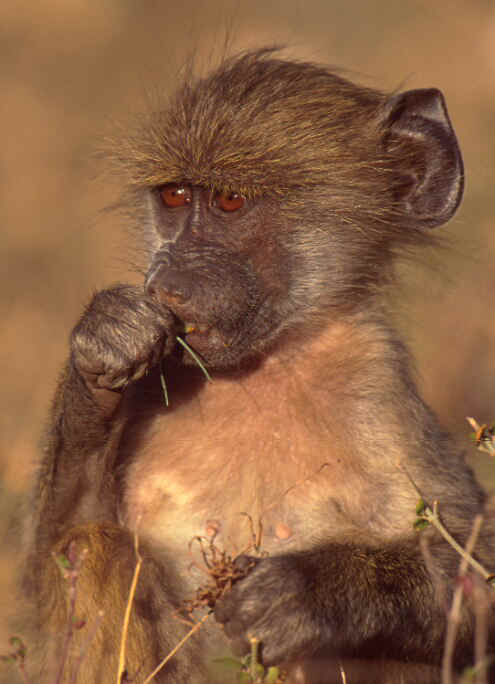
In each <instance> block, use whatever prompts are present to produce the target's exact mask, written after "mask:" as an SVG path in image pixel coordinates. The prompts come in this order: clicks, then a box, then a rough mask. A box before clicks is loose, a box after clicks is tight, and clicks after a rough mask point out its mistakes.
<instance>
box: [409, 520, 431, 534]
mask: <svg viewBox="0 0 495 684" xmlns="http://www.w3.org/2000/svg"><path fill="white" fill-rule="evenodd" d="M429 525H430V523H429V521H428V520H424V518H418V519H417V520H415V521H414V523H413V527H414V529H415V530H416V532H421V530H424V529H425V528H427V527H429Z"/></svg>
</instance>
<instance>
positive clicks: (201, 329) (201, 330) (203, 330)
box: [184, 323, 211, 335]
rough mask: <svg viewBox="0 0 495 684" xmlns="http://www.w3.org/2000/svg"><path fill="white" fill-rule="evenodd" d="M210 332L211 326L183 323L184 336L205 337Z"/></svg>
mask: <svg viewBox="0 0 495 684" xmlns="http://www.w3.org/2000/svg"><path fill="white" fill-rule="evenodd" d="M210 330H211V326H209V325H205V324H204V323H184V332H185V334H186V335H190V334H195V335H207V334H208V333H209V332H210Z"/></svg>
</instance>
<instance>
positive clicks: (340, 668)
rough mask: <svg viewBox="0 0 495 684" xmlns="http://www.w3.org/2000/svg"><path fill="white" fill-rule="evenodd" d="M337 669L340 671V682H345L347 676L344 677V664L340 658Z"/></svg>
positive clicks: (343, 683) (345, 683)
mask: <svg viewBox="0 0 495 684" xmlns="http://www.w3.org/2000/svg"><path fill="white" fill-rule="evenodd" d="M339 671H340V678H341V679H342V684H347V677H346V674H345V670H344V666H343V665H342V661H341V660H339Z"/></svg>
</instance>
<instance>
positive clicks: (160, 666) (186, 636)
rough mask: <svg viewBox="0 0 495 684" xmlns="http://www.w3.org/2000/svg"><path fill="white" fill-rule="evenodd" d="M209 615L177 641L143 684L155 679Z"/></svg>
mask: <svg viewBox="0 0 495 684" xmlns="http://www.w3.org/2000/svg"><path fill="white" fill-rule="evenodd" d="M210 615H211V613H207V614H206V615H204V616H203V617H202V618H201V620H200V621H199V622H197V623H196V624H195V625H194V627H193V628H192V629H191V630H189V632H188V633H187V634H186V635H185V637H184V638H183V639H181V640H180V641H179V643H178V644H177V645H176V646H175V647H174V648H173V649H172V650H171V651H170V653H169V654H168V655H167V656H166V657H165V658H164V659H163V660H162V661H161V663H160V664H159V665H158V666H157V667H155V669H154V670H153V672H152V673H151V674H150V675H148V677H146V679H145V680H144V682H143V684H149V682H151V680H152V679H153V678H154V677H156V675H157V674H158V673H159V672H160V670H161V669H162V668H164V667H165V665H166V664H167V663H168V661H169V660H171V659H172V658H173V657H174V655H175V654H176V653H177V651H178V650H179V649H181V648H182V646H183V645H184V644H185V643H186V641H187V640H188V639H190V638H191V637H192V635H193V634H194V633H195V632H197V631H198V629H199V628H200V627H201V626H202V625H203V623H204V622H206V620H207V619H208V618H209V617H210Z"/></svg>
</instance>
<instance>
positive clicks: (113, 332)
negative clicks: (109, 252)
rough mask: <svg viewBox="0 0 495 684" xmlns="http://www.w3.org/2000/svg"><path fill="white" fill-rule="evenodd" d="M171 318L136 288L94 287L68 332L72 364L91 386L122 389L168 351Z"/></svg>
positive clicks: (172, 332) (127, 286) (172, 323)
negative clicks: (94, 293) (93, 292)
mask: <svg viewBox="0 0 495 684" xmlns="http://www.w3.org/2000/svg"><path fill="white" fill-rule="evenodd" d="M174 344H175V334H174V317H173V315H172V313H171V312H170V311H168V310H167V309H165V308H163V307H161V306H160V305H159V304H157V303H156V302H154V301H152V300H151V299H150V298H149V297H147V296H146V295H145V294H144V293H143V291H142V290H141V289H140V288H138V287H133V286H130V285H118V286H115V287H113V288H110V289H108V290H102V291H101V292H98V293H97V294H96V295H95V296H94V297H93V300H92V301H91V303H90V305H89V306H88V308H87V309H86V311H85V313H84V315H83V316H82V318H81V320H80V321H79V323H78V324H77V325H76V327H75V328H74V330H73V332H72V339H71V347H72V355H71V360H72V364H73V366H74V367H75V368H76V370H77V371H78V373H79V374H80V375H81V376H82V378H83V379H84V380H85V382H86V384H87V386H88V387H89V388H90V389H91V390H93V391H98V390H112V391H114V392H116V391H119V390H122V389H124V388H125V387H126V385H127V384H128V383H129V382H133V381H135V380H138V379H139V378H140V377H142V376H143V375H144V374H145V373H146V371H147V370H148V369H149V368H151V367H153V366H154V365H156V364H157V363H158V361H159V360H160V359H161V358H162V357H163V356H164V355H165V354H166V353H167V350H171V349H172V347H173V346H174Z"/></svg>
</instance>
